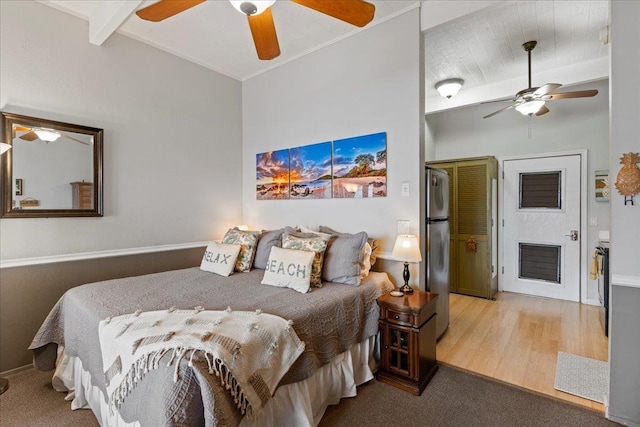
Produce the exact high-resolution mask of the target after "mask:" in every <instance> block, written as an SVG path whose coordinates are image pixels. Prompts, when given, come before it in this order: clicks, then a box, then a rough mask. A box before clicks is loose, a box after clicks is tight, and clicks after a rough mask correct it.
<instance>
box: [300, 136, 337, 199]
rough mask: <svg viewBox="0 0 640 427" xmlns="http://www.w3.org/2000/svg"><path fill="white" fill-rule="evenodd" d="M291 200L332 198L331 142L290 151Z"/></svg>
mask: <svg viewBox="0 0 640 427" xmlns="http://www.w3.org/2000/svg"><path fill="white" fill-rule="evenodd" d="M289 171H290V173H289V175H290V181H289V182H290V190H289V193H290V198H292V199H330V198H331V177H332V175H331V142H321V143H319V144H313V145H305V146H302V147H296V148H291V149H289Z"/></svg>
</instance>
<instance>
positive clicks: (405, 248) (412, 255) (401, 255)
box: [391, 234, 422, 296]
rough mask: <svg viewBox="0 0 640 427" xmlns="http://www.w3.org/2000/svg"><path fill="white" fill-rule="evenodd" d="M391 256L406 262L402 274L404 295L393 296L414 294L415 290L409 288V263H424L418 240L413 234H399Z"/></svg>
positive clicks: (401, 290) (395, 294) (401, 289)
mask: <svg viewBox="0 0 640 427" xmlns="http://www.w3.org/2000/svg"><path fill="white" fill-rule="evenodd" d="M391 256H392V257H393V258H395V259H396V260H398V261H403V262H404V271H403V272H402V278H403V279H404V286H402V287H401V288H400V292H402V294H397V293H395V292H396V291H394V293H391V295H393V296H400V295H404V294H408V293H411V292H413V288H412V287H411V286H409V276H410V275H409V263H410V262H411V263H417V262H420V261H422V255H420V247H419V246H418V238H417V237H416V236H414V235H412V234H398V237H397V238H396V244H395V245H394V246H393V252H391Z"/></svg>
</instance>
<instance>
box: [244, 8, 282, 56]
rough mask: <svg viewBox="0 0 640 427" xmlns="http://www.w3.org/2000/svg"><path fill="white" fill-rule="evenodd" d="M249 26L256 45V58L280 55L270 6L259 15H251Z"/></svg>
mask: <svg viewBox="0 0 640 427" xmlns="http://www.w3.org/2000/svg"><path fill="white" fill-rule="evenodd" d="M247 18H248V19H249V28H251V35H252V36H253V43H254V44H255V45H256V51H257V52H258V58H260V59H262V60H269V59H273V58H275V57H276V56H278V55H280V45H278V35H277V34H276V26H275V24H274V23H273V15H272V14H271V8H267V9H266V10H265V11H264V12H262V13H261V14H260V15H251V16H248V17H247Z"/></svg>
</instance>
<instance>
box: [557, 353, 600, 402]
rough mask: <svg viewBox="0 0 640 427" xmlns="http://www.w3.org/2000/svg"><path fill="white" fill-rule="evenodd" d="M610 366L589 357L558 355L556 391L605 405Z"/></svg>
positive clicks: (567, 354)
mask: <svg viewBox="0 0 640 427" xmlns="http://www.w3.org/2000/svg"><path fill="white" fill-rule="evenodd" d="M608 384H609V364H608V363H607V362H602V361H600V360H595V359H590V358H588V357H583V356H577V355H575V354H569V353H564V352H562V351H561V352H559V353H558V364H557V366H556V380H555V383H554V385H553V387H554V388H555V389H556V390H560V391H564V392H566V393H570V394H574V395H576V396H580V397H584V398H585V399H589V400H593V401H595V402H600V403H603V404H604V397H605V395H606V394H607V392H608V390H607V389H608Z"/></svg>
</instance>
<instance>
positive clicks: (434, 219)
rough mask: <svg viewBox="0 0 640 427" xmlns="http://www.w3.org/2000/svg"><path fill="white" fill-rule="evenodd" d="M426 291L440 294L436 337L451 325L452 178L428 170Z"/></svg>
mask: <svg viewBox="0 0 640 427" xmlns="http://www.w3.org/2000/svg"><path fill="white" fill-rule="evenodd" d="M426 174H427V176H426V181H425V184H426V185H425V186H426V188H427V194H426V197H425V199H426V203H427V209H426V212H427V220H426V222H427V223H426V233H425V234H426V239H427V241H426V251H427V254H426V272H427V282H426V289H427V291H429V292H435V293H437V294H438V300H437V304H436V310H437V315H436V337H437V338H440V337H441V336H442V334H444V333H445V331H446V330H447V327H448V326H449V175H448V174H447V172H445V171H444V170H442V169H435V168H430V167H427V168H426Z"/></svg>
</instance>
